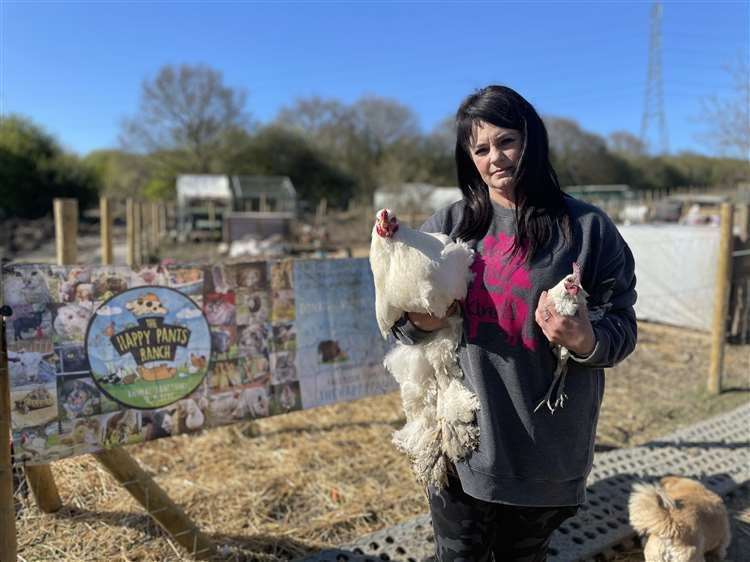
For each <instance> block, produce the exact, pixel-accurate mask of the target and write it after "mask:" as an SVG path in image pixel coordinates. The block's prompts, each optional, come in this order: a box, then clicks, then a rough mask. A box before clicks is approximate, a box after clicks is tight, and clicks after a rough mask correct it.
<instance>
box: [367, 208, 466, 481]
mask: <svg viewBox="0 0 750 562" xmlns="http://www.w3.org/2000/svg"><path fill="white" fill-rule="evenodd" d="M473 259H474V252H473V250H472V249H471V248H470V247H469V246H468V245H467V244H466V243H464V242H462V241H456V242H454V241H453V240H451V238H450V237H449V236H446V235H445V234H440V233H437V234H433V233H425V232H421V231H418V230H412V229H410V228H407V227H401V226H400V225H399V224H398V220H397V219H396V216H395V215H394V214H393V213H392V212H391V211H390V210H389V209H382V210H380V211H378V213H377V215H376V220H375V226H374V228H373V231H372V244H371V246H370V265H371V267H372V272H373V277H374V280H375V313H376V317H377V321H378V326H379V327H380V331H381V333H382V334H383V337H387V335H388V334H389V333H390V328H391V326H393V324H394V323H395V322H396V321H397V320H398V319H399V318H401V316H402V315H403V313H404V312H422V313H427V314H432V315H434V316H437V317H443V316H445V314H446V312H447V310H448V308H449V307H450V306H451V304H453V302H454V301H456V300H460V299H463V298H464V297H465V296H466V290H467V288H468V284H469V282H470V281H471V278H472V273H471V270H470V267H471V263H472V261H473ZM461 329H462V320H461V318H459V317H455V316H451V317H449V318H448V319H447V326H446V327H444V328H441V329H439V330H436V331H435V332H433V333H431V334H430V336H429V337H428V338H427V339H426V340H424V341H423V342H421V343H418V344H416V345H403V344H402V343H400V342H398V343H397V344H396V346H395V347H394V349H392V350H391V351H390V352H389V353H388V354H387V355H386V358H385V361H384V364H385V366H386V368H387V369H388V370H389V371H390V372H391V374H392V375H393V377H394V378H395V379H396V381H397V382H398V383H399V386H400V388H401V400H402V403H403V407H404V413H405V414H406V425H405V426H404V427H403V428H401V429H400V430H398V431H396V432H395V433H394V435H393V442H394V444H395V445H396V446H397V447H398V448H399V449H401V450H402V451H404V452H405V453H407V454H408V455H409V456H410V458H411V460H412V467H413V469H414V472H415V474H416V477H417V480H418V481H419V482H420V483H422V484H429V485H433V486H435V487H437V488H442V487H443V486H444V485H445V483H446V482H447V468H448V466H447V461H446V458H447V459H450V460H451V461H453V462H456V461H458V460H459V459H461V458H463V457H464V456H466V454H467V453H469V452H470V451H471V450H473V449H474V448H476V446H477V443H478V441H479V428H478V427H477V425H476V411H477V410H478V409H479V400H478V399H477V397H476V396H475V395H474V393H473V392H471V391H470V390H469V389H468V388H467V387H466V386H465V384H464V382H463V380H462V379H463V373H462V372H461V369H460V368H459V366H458V361H457V357H456V348H457V347H458V344H459V341H460V336H461Z"/></svg>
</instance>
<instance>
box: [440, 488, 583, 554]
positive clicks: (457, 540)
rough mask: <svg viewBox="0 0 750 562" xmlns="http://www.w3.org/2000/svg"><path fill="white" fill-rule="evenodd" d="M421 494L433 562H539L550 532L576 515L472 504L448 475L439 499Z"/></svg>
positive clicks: (565, 510) (561, 509)
mask: <svg viewBox="0 0 750 562" xmlns="http://www.w3.org/2000/svg"><path fill="white" fill-rule="evenodd" d="M427 491H428V496H429V503H430V515H431V516H432V529H433V531H434V533H435V549H436V559H437V560H438V561H439V562H485V561H487V562H489V561H492V560H494V561H495V562H543V561H544V560H546V557H547V548H548V546H549V541H550V537H551V536H552V532H553V531H554V530H555V529H557V528H558V527H559V526H560V524H561V523H562V522H563V521H565V520H566V519H567V518H568V517H571V516H573V515H574V514H575V512H576V511H578V506H564V507H523V506H515V505H506V504H501V503H494V502H486V501H482V500H478V499H476V498H473V497H471V496H469V495H468V494H466V493H464V491H463V489H462V488H461V483H460V481H459V480H458V478H457V477H456V476H453V475H451V476H449V479H448V485H447V486H446V488H445V489H443V490H441V491H440V493H437V492H436V490H435V489H433V488H428V490H427Z"/></svg>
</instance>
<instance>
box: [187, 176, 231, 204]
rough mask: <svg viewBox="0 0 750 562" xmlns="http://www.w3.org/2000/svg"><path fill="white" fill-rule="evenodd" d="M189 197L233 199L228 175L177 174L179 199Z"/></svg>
mask: <svg viewBox="0 0 750 562" xmlns="http://www.w3.org/2000/svg"><path fill="white" fill-rule="evenodd" d="M188 199H217V200H222V201H227V202H229V201H231V200H232V192H231V191H230V189H229V179H228V178H227V176H219V175H210V174H181V175H178V176H177V201H178V202H179V203H182V202H184V201H186V200H188Z"/></svg>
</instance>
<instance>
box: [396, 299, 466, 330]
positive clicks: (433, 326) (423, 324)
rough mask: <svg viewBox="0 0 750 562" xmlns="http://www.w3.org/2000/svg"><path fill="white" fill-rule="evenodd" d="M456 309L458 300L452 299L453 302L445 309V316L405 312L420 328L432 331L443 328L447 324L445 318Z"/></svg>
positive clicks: (451, 314)
mask: <svg viewBox="0 0 750 562" xmlns="http://www.w3.org/2000/svg"><path fill="white" fill-rule="evenodd" d="M457 311H458V301H453V304H452V305H450V306H449V307H448V310H446V311H445V317H443V318H440V317H438V316H433V315H432V314H425V313H423V312H407V313H406V317H407V318H408V319H409V321H410V322H411V323H412V324H414V325H415V326H416V327H417V328H419V329H420V330H422V331H425V332H434V331H435V330H440V329H441V328H445V327H446V326H447V325H448V320H447V318H448V317H449V316H453V315H454V314H456V312H457Z"/></svg>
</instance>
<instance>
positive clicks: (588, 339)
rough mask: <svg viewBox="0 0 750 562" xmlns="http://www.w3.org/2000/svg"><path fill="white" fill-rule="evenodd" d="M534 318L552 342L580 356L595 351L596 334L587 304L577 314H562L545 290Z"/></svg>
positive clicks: (579, 308)
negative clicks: (558, 311)
mask: <svg viewBox="0 0 750 562" xmlns="http://www.w3.org/2000/svg"><path fill="white" fill-rule="evenodd" d="M534 318H535V319H536V323H537V324H539V327H540V328H541V329H542V332H544V335H545V336H547V339H548V340H549V341H550V343H554V344H558V345H562V346H564V347H566V348H568V349H569V350H570V351H572V352H573V353H575V354H576V355H578V356H580V357H586V356H588V355H590V354H591V352H592V351H594V346H595V345H596V336H595V335H594V328H593V327H592V326H591V321H590V320H589V314H588V309H587V308H586V306H579V307H578V313H577V314H576V315H575V316H561V315H560V314H558V313H557V311H556V310H555V303H554V302H553V301H552V299H548V298H547V291H544V292H543V293H542V295H541V297H539V304H537V307H536V312H535V313H534Z"/></svg>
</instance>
